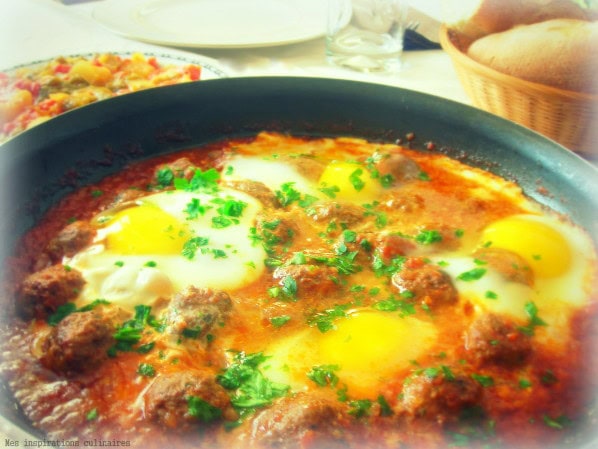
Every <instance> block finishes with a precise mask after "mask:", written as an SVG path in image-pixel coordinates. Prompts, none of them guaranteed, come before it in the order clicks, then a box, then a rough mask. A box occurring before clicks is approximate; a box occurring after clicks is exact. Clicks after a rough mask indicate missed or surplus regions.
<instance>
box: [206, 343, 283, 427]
mask: <svg viewBox="0 0 598 449" xmlns="http://www.w3.org/2000/svg"><path fill="white" fill-rule="evenodd" d="M268 358H269V357H267V356H265V355H263V354H262V353H261V352H258V353H254V354H245V353H244V352H237V353H235V356H234V360H233V363H232V364H231V365H230V366H229V367H228V368H227V369H226V370H224V371H223V372H222V373H221V374H219V375H218V376H217V377H216V380H217V381H218V383H219V384H220V385H222V386H223V387H224V388H226V389H227V390H234V394H233V395H232V397H231V403H232V405H233V406H234V407H235V409H236V410H237V411H238V413H239V415H240V420H242V419H243V417H245V416H246V415H248V414H250V413H253V412H254V411H255V410H257V409H258V408H260V407H264V406H268V405H270V404H272V401H273V400H274V399H276V398H279V397H282V396H284V395H286V394H287V392H288V391H289V386H288V385H283V384H279V383H276V382H272V381H271V380H269V379H268V378H267V377H266V376H264V374H263V373H262V372H261V371H260V369H259V366H260V365H261V364H262V363H264V362H265V361H266V360H267V359H268Z"/></svg>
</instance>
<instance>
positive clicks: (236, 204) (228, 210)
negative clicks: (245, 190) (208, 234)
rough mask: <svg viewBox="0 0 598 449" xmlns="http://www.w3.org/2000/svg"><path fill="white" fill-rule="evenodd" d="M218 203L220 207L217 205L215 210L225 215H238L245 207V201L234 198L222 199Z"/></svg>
mask: <svg viewBox="0 0 598 449" xmlns="http://www.w3.org/2000/svg"><path fill="white" fill-rule="evenodd" d="M220 204H221V205H220V207H218V208H217V209H216V210H217V211H218V213H220V214H221V215H224V216H227V217H240V216H241V215H243V211H244V210H245V208H246V207H247V203H246V202H244V201H240V200H234V199H227V200H224V201H222V202H220Z"/></svg>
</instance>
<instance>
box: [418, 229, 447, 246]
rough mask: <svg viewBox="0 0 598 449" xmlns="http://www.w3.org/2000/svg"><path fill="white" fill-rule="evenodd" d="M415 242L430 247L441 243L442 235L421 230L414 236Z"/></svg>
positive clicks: (433, 231) (434, 231) (437, 232)
mask: <svg viewBox="0 0 598 449" xmlns="http://www.w3.org/2000/svg"><path fill="white" fill-rule="evenodd" d="M415 241H416V242H417V243H420V244H422V245H432V244H434V243H438V242H442V234H440V232H439V231H436V230H423V231H420V233H419V234H417V235H416V236H415Z"/></svg>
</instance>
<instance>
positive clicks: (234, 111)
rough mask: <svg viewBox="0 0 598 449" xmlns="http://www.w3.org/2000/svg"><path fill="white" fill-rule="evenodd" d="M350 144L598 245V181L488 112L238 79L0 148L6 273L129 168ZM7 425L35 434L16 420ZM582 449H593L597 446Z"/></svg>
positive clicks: (152, 99)
mask: <svg viewBox="0 0 598 449" xmlns="http://www.w3.org/2000/svg"><path fill="white" fill-rule="evenodd" d="M261 130H272V131H282V132H289V133H292V134H297V135H327V136H335V135H345V136H347V135H348V136H358V137H364V138H367V139H370V140H380V141H394V140H396V139H402V140H403V141H404V142H405V140H406V135H407V134H408V133H414V135H415V139H414V140H413V141H412V142H411V145H412V146H413V147H414V148H421V149H424V148H425V147H426V143H427V142H434V143H435V144H436V148H437V149H436V150H435V151H442V152H445V153H447V154H449V155H450V156H453V157H456V158H458V159H461V160H463V161H464V162H466V163H469V164H471V165H474V166H477V167H481V168H485V169H488V170H490V171H492V172H494V173H496V174H498V175H501V176H503V177H506V178H508V179H511V180H514V181H516V182H517V183H518V184H519V185H520V186H521V187H522V188H523V190H524V191H525V193H526V194H527V195H529V196H530V197H532V198H534V199H536V200H537V201H539V202H540V203H543V204H545V205H547V206H549V207H551V208H553V209H555V210H557V211H559V212H562V213H565V214H567V215H569V216H570V217H571V218H572V219H573V220H574V221H576V222H577V223H579V224H580V225H582V226H583V227H585V228H586V229H587V230H588V231H589V233H590V234H591V235H592V236H594V238H595V240H596V239H598V220H597V210H598V170H596V168H595V167H594V166H592V165H590V164H589V163H587V162H585V161H584V160H583V159H581V158H580V157H578V156H577V155H575V154H573V153H571V152H569V151H567V150H565V149H564V148H563V147H560V146H559V145H557V144H556V143H554V142H552V141H549V140H547V139H545V138H543V137H541V136H540V135H539V134H536V133H534V132H532V131H529V130H527V129H525V128H523V127H520V126H517V125H515V124H513V123H511V122H508V121H506V120H503V119H500V118H498V117H496V116H493V115H491V114H487V113H485V112H482V111H480V110H477V109H474V108H471V107H467V106H464V105H461V104H458V103H454V102H451V101H447V100H443V99H440V98H437V97H433V96H429V95H424V94H420V93H416V92H411V91H407V90H402V89H398V88H393V87H387V86H382V85H375V84H366V83H358V82H351V81H339V80H332V79H314V78H282V77H275V78H229V79H221V80H210V81H201V82H198V83H189V84H183V85H177V86H172V87H163V88H157V89H152V90H147V91H143V92H138V93H135V94H130V95H126V96H122V97H119V98H114V99H111V100H106V101H102V102H100V103H96V104H93V105H90V106H86V107H84V108H81V109H79V110H76V111H72V112H69V113H66V114H64V115H62V116H60V117H57V118H56V119H53V120H51V121H49V122H46V123H44V124H42V125H39V126H38V127H36V128H34V129H32V130H30V131H28V132H25V133H23V134H22V135H20V136H18V137H16V138H14V139H13V140H11V141H9V142H7V143H5V144H4V145H2V146H0V180H1V181H0V182H1V185H0V236H1V237H2V238H1V239H0V262H1V261H2V260H3V259H4V257H6V255H7V254H9V253H10V251H12V250H13V248H14V244H15V242H16V240H17V238H18V237H19V236H20V235H22V233H23V232H24V231H26V230H27V229H29V228H30V227H31V226H33V224H34V223H35V222H36V220H38V219H39V217H40V216H41V215H42V214H43V213H44V212H45V211H46V210H47V209H48V208H49V207H50V206H51V205H52V204H53V203H55V202H56V201H57V200H58V199H59V198H60V197H62V196H64V195H65V194H66V193H68V192H69V191H71V190H73V188H76V187H77V186H81V185H84V184H89V183H93V182H96V181H98V180H99V179H101V178H102V177H104V176H105V175H107V174H109V173H113V172H116V171H118V170H119V169H121V168H122V167H123V166H125V165H126V164H127V163H129V162H130V161H132V160H138V159H140V158H148V157H151V156H153V155H157V154H162V153H166V152H171V151H175V150H178V149H184V148H186V147H190V146H195V145H199V144H204V143H208V142H213V141H217V140H222V139H226V138H229V137H242V136H249V135H253V134H256V133H257V132H259V131H261ZM5 416H6V417H7V418H8V419H9V421H11V422H12V423H13V424H17V425H19V426H23V427H24V428H26V424H24V422H23V420H22V419H21V418H19V416H18V414H14V413H12V409H10V410H9V411H6V412H5ZM592 440H593V441H590V442H589V444H587V445H583V446H582V447H583V448H587V449H590V448H591V447H595V444H596V442H595V440H594V439H593V438H592Z"/></svg>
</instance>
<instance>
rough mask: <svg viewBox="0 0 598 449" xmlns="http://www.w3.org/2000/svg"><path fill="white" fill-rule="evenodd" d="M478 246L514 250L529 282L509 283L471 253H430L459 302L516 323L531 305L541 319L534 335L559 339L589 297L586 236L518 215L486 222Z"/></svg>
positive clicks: (552, 221)
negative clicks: (528, 270)
mask: <svg viewBox="0 0 598 449" xmlns="http://www.w3.org/2000/svg"><path fill="white" fill-rule="evenodd" d="M479 247H491V248H501V249H505V250H509V251H512V252H513V253H515V254H518V255H519V256H520V257H521V258H522V259H524V260H525V261H526V263H527V264H529V266H530V267H531V270H532V271H533V274H534V282H533V285H532V286H528V285H525V284H522V283H518V282H513V281H509V280H507V279H505V277H504V276H503V275H501V273H499V272H497V271H496V270H494V269H493V268H492V267H491V266H489V265H485V264H483V263H480V261H479V260H476V259H475V258H474V257H472V256H455V255H448V254H447V255H446V256H444V257H443V256H435V257H433V258H432V260H433V261H434V262H435V263H438V264H440V265H441V266H442V269H443V270H444V271H445V272H447V273H448V274H449V275H450V276H451V278H452V280H453V283H454V285H455V287H456V289H457V290H458V292H459V295H460V297H461V300H463V301H470V302H471V303H472V304H474V305H475V307H476V308H477V310H478V313H483V312H484V311H490V312H493V313H498V314H501V315H507V316H510V317H512V318H515V319H516V320H519V321H520V322H522V323H524V322H526V320H528V319H529V312H528V310H527V309H526V304H529V303H534V304H535V306H536V307H537V309H538V314H539V316H540V317H541V319H542V320H543V321H544V322H545V323H546V326H542V330H541V332H540V334H542V335H543V336H541V337H540V338H544V339H554V340H559V341H564V339H563V335H564V334H563V333H566V332H568V330H567V329H568V323H567V320H568V317H569V316H570V315H571V313H572V312H573V311H574V310H575V309H577V308H578V307H581V306H583V305H584V304H585V303H586V302H587V301H588V300H589V298H590V297H591V290H592V287H593V286H592V285H591V279H592V276H593V275H594V273H595V270H596V258H595V255H594V252H593V250H592V248H593V243H592V241H591V239H590V238H589V236H588V235H587V234H586V233H584V232H583V231H581V230H580V229H579V228H577V227H575V226H573V225H572V224H570V223H568V222H565V221H561V220H559V219H558V218H556V217H555V216H549V215H533V214H519V215H513V216H510V217H506V218H503V219H500V220H498V221H495V222H493V223H491V224H489V225H488V226H487V227H486V228H485V229H484V230H483V232H482V233H481V236H480V239H479ZM476 272H477V273H478V276H471V275H468V274H475V273H476ZM480 273H483V274H481V275H480Z"/></svg>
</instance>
